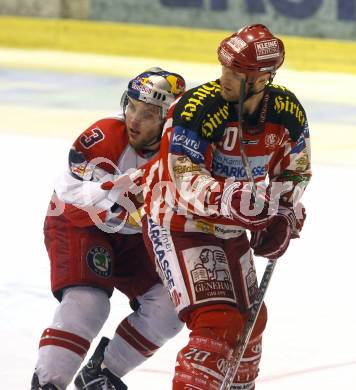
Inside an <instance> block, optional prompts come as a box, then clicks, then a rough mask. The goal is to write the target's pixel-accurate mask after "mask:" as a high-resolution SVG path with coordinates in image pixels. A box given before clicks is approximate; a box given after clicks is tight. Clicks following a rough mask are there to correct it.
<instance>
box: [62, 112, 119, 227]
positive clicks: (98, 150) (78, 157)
mask: <svg viewBox="0 0 356 390" xmlns="http://www.w3.org/2000/svg"><path fill="white" fill-rule="evenodd" d="M120 132H123V124H122V122H121V121H119V120H118V119H116V118H108V119H103V120H100V121H98V122H96V123H94V124H93V125H92V126H90V127H89V128H88V129H87V130H85V131H84V132H83V133H82V134H81V135H80V136H79V137H78V138H77V139H76V141H75V142H74V144H73V146H72V148H71V149H70V151H69V155H68V165H67V168H66V169H64V170H63V172H62V174H61V175H60V176H59V177H58V178H57V179H56V181H55V193H56V195H57V197H58V198H59V199H60V200H61V201H63V202H64V203H65V205H66V207H65V210H64V215H65V217H66V218H68V219H69V220H70V221H71V222H72V223H73V224H74V225H76V226H90V225H94V224H98V223H101V222H105V221H106V219H108V218H110V219H112V218H113V213H112V211H113V208H114V205H115V202H116V200H117V199H118V197H119V190H118V189H112V190H110V191H107V190H104V189H102V188H101V185H102V183H103V182H107V181H114V180H116V179H117V178H118V177H119V176H120V175H121V172H119V171H118V168H117V167H116V165H115V164H116V163H117V156H118V155H119V154H120V141H118V140H120V139H121V137H120ZM113 137H115V140H114V139H113ZM113 141H115V142H113ZM115 213H116V215H118V214H119V213H120V210H118V208H117V207H116V208H115Z"/></svg>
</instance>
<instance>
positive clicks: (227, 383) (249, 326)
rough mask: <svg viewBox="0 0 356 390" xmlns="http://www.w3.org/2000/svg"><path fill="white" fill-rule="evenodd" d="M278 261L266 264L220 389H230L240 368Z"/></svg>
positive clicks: (270, 261)
mask: <svg viewBox="0 0 356 390" xmlns="http://www.w3.org/2000/svg"><path fill="white" fill-rule="evenodd" d="M276 263H277V261H276V260H269V261H268V263H267V266H266V269H265V271H264V273H263V276H262V279H261V283H260V286H259V289H258V292H257V295H256V299H255V302H254V304H253V306H252V307H251V310H250V315H249V317H248V319H247V321H246V323H245V326H244V329H243V332H242V334H241V336H240V338H239V339H238V341H237V343H236V347H235V349H234V351H233V353H232V355H231V357H230V359H229V360H228V362H227V370H226V373H225V377H224V380H223V382H222V384H221V386H220V389H219V390H230V388H231V385H232V382H233V380H234V378H235V375H236V373H237V370H238V369H239V366H240V363H241V359H242V357H243V355H244V353H245V350H246V347H247V344H248V342H249V340H250V337H251V334H252V331H253V328H254V326H255V323H256V320H257V316H258V314H259V312H260V310H261V307H262V304H263V301H264V297H265V295H266V292H267V288H268V285H269V282H270V280H271V277H272V274H273V271H274V268H275V266H276Z"/></svg>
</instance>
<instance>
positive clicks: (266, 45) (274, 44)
mask: <svg viewBox="0 0 356 390" xmlns="http://www.w3.org/2000/svg"><path fill="white" fill-rule="evenodd" d="M255 48H256V58H257V61H261V60H267V59H269V58H275V57H279V56H280V50H279V44H278V40H277V39H270V40H268V41H261V42H255Z"/></svg>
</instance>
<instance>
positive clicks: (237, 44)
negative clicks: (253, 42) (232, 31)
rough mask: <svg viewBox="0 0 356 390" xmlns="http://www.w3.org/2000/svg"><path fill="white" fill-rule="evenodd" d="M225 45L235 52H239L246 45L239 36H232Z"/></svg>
mask: <svg viewBox="0 0 356 390" xmlns="http://www.w3.org/2000/svg"><path fill="white" fill-rule="evenodd" d="M226 44H227V45H229V46H230V47H231V49H232V50H234V51H235V52H236V53H241V52H242V50H244V49H245V48H246V47H247V46H248V45H247V43H246V42H245V41H244V40H243V39H241V38H240V37H232V38H231V39H229V40H228V41H227V42H226Z"/></svg>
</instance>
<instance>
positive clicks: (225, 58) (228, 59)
mask: <svg viewBox="0 0 356 390" xmlns="http://www.w3.org/2000/svg"><path fill="white" fill-rule="evenodd" d="M219 56H220V60H221V62H222V63H223V64H224V65H225V66H231V64H232V62H233V60H234V58H233V56H232V55H231V54H230V53H229V52H228V51H226V50H225V49H224V48H223V47H222V48H221V49H220V51H219Z"/></svg>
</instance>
